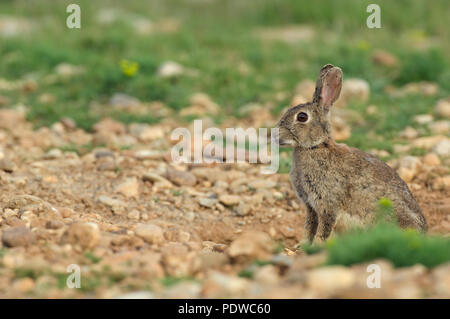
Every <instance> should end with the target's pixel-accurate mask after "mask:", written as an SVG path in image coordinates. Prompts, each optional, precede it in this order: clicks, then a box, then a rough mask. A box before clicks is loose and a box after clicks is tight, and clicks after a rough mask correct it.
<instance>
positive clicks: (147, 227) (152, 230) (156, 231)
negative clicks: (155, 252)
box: [134, 224, 164, 244]
mask: <svg viewBox="0 0 450 319" xmlns="http://www.w3.org/2000/svg"><path fill="white" fill-rule="evenodd" d="M134 232H135V234H136V236H138V237H141V238H142V239H143V240H145V241H146V242H147V243H149V244H160V243H162V242H163V241H164V232H163V230H162V228H161V227H159V226H157V225H154V224H141V225H139V226H137V227H136V229H135V230H134Z"/></svg>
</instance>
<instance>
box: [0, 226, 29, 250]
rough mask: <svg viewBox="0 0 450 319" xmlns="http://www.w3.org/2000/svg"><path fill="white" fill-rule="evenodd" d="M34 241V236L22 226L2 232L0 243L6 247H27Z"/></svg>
mask: <svg viewBox="0 0 450 319" xmlns="http://www.w3.org/2000/svg"><path fill="white" fill-rule="evenodd" d="M34 241H35V236H34V234H33V233H32V232H31V231H30V230H29V229H28V228H27V227H24V226H19V227H13V228H9V229H6V230H4V231H3V232H2V243H3V245H5V246H6V247H18V246H27V245H29V244H32V243H33V242H34Z"/></svg>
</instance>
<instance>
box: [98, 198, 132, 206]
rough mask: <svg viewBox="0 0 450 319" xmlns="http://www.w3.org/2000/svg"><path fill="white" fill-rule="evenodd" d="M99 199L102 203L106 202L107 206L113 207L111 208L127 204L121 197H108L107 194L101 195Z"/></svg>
mask: <svg viewBox="0 0 450 319" xmlns="http://www.w3.org/2000/svg"><path fill="white" fill-rule="evenodd" d="M98 201H99V202H100V203H102V204H105V205H106V206H109V207H111V208H115V207H124V206H126V204H125V203H124V202H123V201H121V200H119V199H115V198H111V197H108V196H105V195H101V196H99V197H98Z"/></svg>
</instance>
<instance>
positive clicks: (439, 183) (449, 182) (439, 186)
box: [432, 175, 450, 190]
mask: <svg viewBox="0 0 450 319" xmlns="http://www.w3.org/2000/svg"><path fill="white" fill-rule="evenodd" d="M432 188H433V189H434V190H447V189H450V175H447V176H442V177H437V178H436V179H435V180H434V181H433V185H432Z"/></svg>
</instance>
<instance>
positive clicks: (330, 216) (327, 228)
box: [318, 211, 336, 241]
mask: <svg viewBox="0 0 450 319" xmlns="http://www.w3.org/2000/svg"><path fill="white" fill-rule="evenodd" d="M335 224H336V214H335V213H328V212H326V211H324V212H322V213H321V214H319V231H318V236H319V239H320V240H321V241H325V240H327V238H328V237H329V236H330V234H331V231H332V230H333V228H334V225H335Z"/></svg>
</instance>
